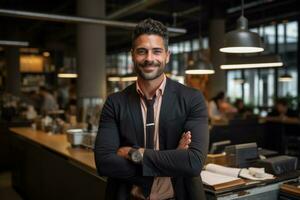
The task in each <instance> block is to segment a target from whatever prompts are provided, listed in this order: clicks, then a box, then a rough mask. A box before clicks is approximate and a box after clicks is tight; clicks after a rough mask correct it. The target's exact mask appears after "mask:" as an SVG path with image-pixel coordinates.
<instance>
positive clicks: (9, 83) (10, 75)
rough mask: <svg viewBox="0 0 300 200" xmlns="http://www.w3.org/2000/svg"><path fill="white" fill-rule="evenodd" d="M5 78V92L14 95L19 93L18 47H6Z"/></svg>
mask: <svg viewBox="0 0 300 200" xmlns="http://www.w3.org/2000/svg"><path fill="white" fill-rule="evenodd" d="M5 56H6V68H7V78H6V83H5V88H6V92H9V93H11V94H13V95H15V96H19V95H20V93H21V73H20V52H19V48H18V47H6V48H5Z"/></svg>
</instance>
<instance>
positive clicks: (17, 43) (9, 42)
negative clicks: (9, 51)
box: [0, 40, 29, 47]
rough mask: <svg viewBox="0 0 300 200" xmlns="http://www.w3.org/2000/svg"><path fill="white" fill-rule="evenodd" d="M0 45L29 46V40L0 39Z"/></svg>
mask: <svg viewBox="0 0 300 200" xmlns="http://www.w3.org/2000/svg"><path fill="white" fill-rule="evenodd" d="M0 45H3V46H19V47H27V46H29V42H26V41H12V40H0Z"/></svg>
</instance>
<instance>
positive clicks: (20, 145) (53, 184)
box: [10, 128, 106, 200]
mask: <svg viewBox="0 0 300 200" xmlns="http://www.w3.org/2000/svg"><path fill="white" fill-rule="evenodd" d="M10 132H11V147H12V156H11V157H12V160H13V169H12V184H13V187H14V188H15V189H16V191H17V192H18V193H19V194H20V195H21V196H22V197H23V198H24V199H31V200H35V199H37V200H40V199H43V200H44V199H45V200H56V199H72V200H74V199H78V200H81V199H91V200H93V199H95V200H96V199H104V194H105V188H106V179H105V178H104V177H100V176H98V175H97V172H96V167H95V162H94V153H93V151H92V150H91V149H84V148H72V147H71V145H70V143H69V142H68V141H67V137H66V135H65V134H47V133H45V132H43V131H38V130H33V129H32V128H11V129H10Z"/></svg>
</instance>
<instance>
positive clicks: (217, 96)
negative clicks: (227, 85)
mask: <svg viewBox="0 0 300 200" xmlns="http://www.w3.org/2000/svg"><path fill="white" fill-rule="evenodd" d="M224 98H225V92H223V91H221V92H218V94H217V95H216V96H214V97H213V98H212V100H214V101H217V100H219V99H224Z"/></svg>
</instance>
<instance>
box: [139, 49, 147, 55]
mask: <svg viewBox="0 0 300 200" xmlns="http://www.w3.org/2000/svg"><path fill="white" fill-rule="evenodd" d="M146 52H147V51H146V50H145V49H139V50H137V53H138V54H145V53H146Z"/></svg>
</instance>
